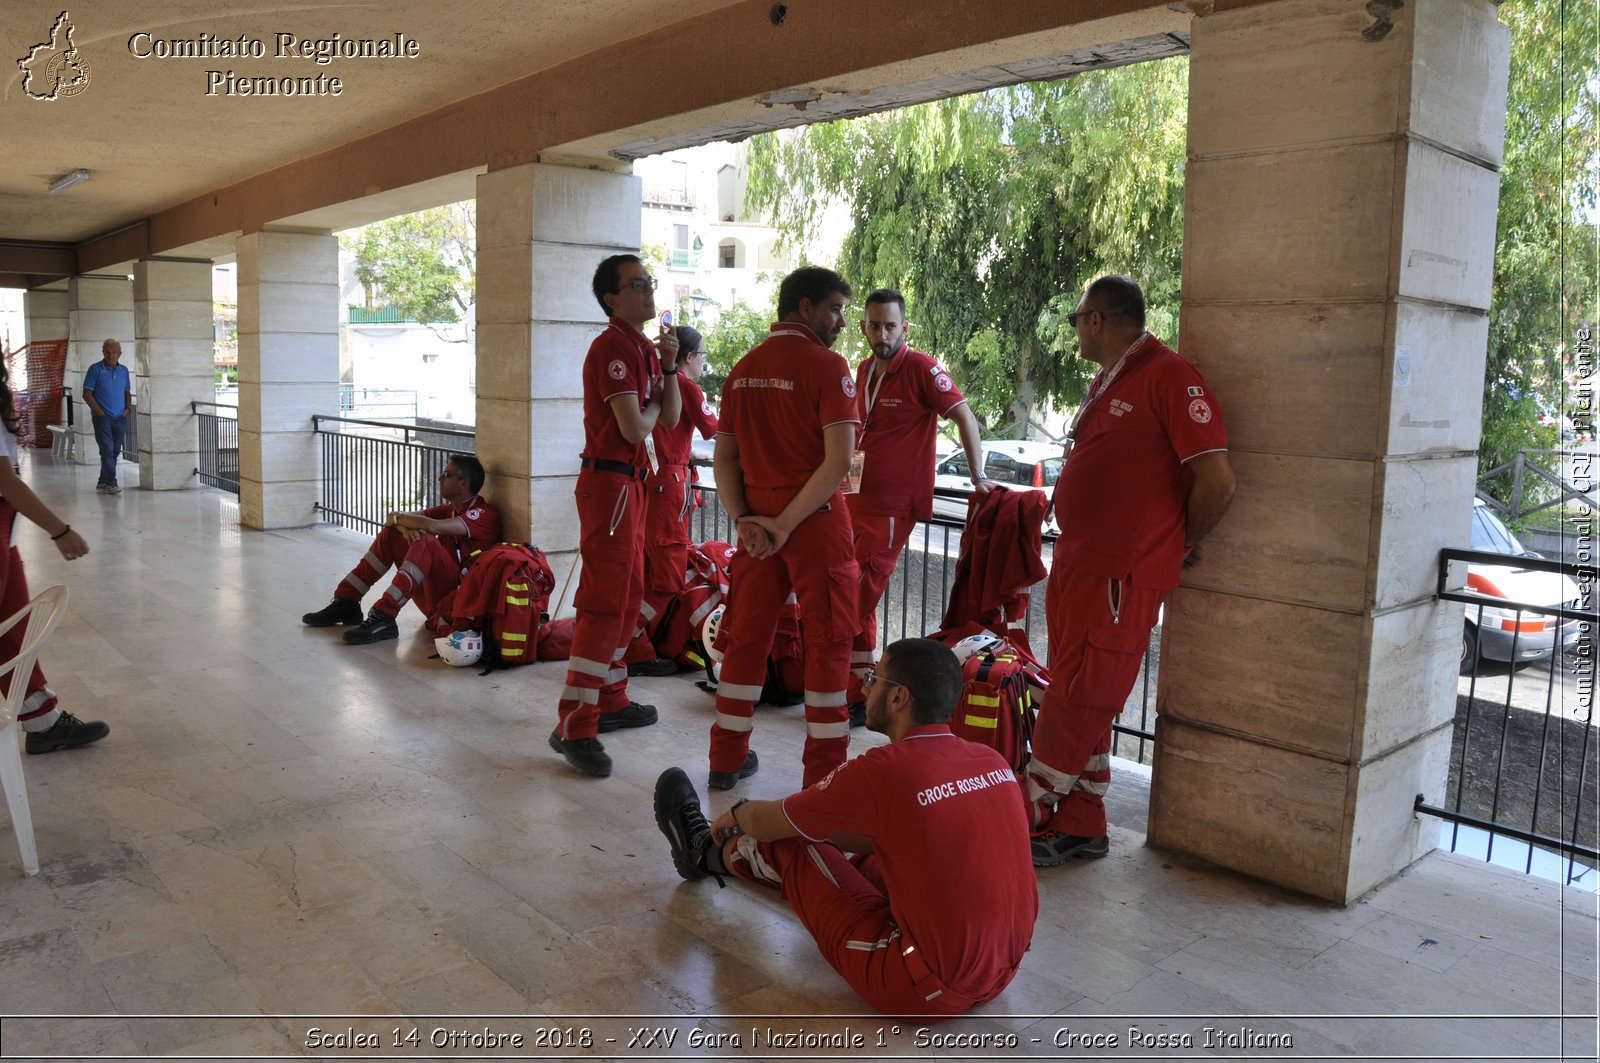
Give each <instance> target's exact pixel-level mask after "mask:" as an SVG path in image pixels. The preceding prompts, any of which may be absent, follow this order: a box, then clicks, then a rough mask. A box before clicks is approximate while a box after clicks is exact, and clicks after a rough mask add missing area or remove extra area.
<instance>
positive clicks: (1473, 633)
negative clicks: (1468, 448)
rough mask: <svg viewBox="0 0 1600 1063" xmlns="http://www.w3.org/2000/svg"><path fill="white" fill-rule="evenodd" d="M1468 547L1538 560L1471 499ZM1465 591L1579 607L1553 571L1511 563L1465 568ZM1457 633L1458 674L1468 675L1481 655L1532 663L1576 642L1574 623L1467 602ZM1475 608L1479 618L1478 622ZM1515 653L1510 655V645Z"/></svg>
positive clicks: (1571, 586)
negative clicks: (1514, 648)
mask: <svg viewBox="0 0 1600 1063" xmlns="http://www.w3.org/2000/svg"><path fill="white" fill-rule="evenodd" d="M1472 548H1473V549H1474V550H1485V551H1492V552H1494V553H1497V554H1507V555H1510V556H1511V557H1539V556H1540V555H1539V554H1536V553H1534V552H1533V551H1532V550H1529V549H1527V548H1526V547H1524V546H1523V545H1522V543H1520V542H1519V541H1517V537H1516V536H1515V535H1513V534H1512V533H1511V529H1510V528H1507V527H1506V526H1505V524H1504V523H1502V522H1501V520H1500V518H1499V517H1497V516H1495V513H1494V510H1492V509H1490V508H1489V507H1488V506H1487V505H1485V504H1484V501H1483V499H1481V498H1475V499H1473V504H1472ZM1467 590H1469V591H1472V592H1475V593H1477V594H1481V595H1483V596H1485V597H1487V598H1502V599H1509V600H1510V601H1515V602H1525V603H1528V604H1530V605H1550V606H1562V605H1565V606H1567V607H1568V608H1571V609H1578V608H1580V607H1581V606H1582V594H1581V592H1580V591H1579V590H1578V585H1577V584H1576V583H1574V582H1573V581H1572V580H1571V579H1570V578H1568V577H1567V576H1564V575H1562V574H1561V573H1559V572H1535V571H1532V570H1530V569H1527V568H1522V567H1519V566H1518V565H1516V564H1515V563H1509V564H1505V565H1483V564H1473V565H1469V566H1467ZM1464 608H1465V609H1466V622H1465V627H1464V628H1463V631H1462V635H1461V674H1462V675H1466V674H1467V673H1469V672H1471V671H1472V670H1473V668H1474V666H1475V665H1476V664H1477V661H1478V658H1479V657H1482V658H1484V659H1486V660H1491V661H1512V660H1515V661H1517V662H1522V661H1538V660H1543V659H1544V658H1546V657H1549V656H1550V655H1551V654H1552V653H1554V652H1555V650H1556V647H1557V646H1558V645H1559V646H1560V647H1561V648H1562V649H1563V650H1566V649H1568V648H1570V647H1571V646H1572V644H1573V643H1575V642H1577V640H1578V635H1579V633H1580V632H1579V627H1580V625H1579V623H1578V621H1576V620H1563V619H1562V618H1561V617H1558V616H1553V615H1549V614H1545V613H1534V612H1527V611H1521V612H1519V611H1518V610H1516V609H1505V608H1500V607H1498V606H1495V605H1483V606H1478V605H1475V604H1469V605H1466V606H1465V607H1464ZM1480 609H1481V612H1482V619H1481V621H1480V619H1479V613H1480ZM1513 641H1515V643H1516V654H1515V657H1514V658H1513V655H1512V642H1513Z"/></svg>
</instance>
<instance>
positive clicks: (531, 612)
mask: <svg viewBox="0 0 1600 1063" xmlns="http://www.w3.org/2000/svg"><path fill="white" fill-rule="evenodd" d="M555 586H556V578H555V574H554V573H553V572H551V571H550V562H548V561H547V560H545V556H544V551H543V550H540V549H539V548H538V547H537V546H530V545H529V544H527V543H496V544H495V545H493V546H490V547H486V548H484V549H482V550H480V551H478V552H477V553H476V554H474V555H472V559H471V563H470V564H469V565H468V567H467V573H466V575H464V576H462V577H461V585H460V586H459V587H457V588H456V589H455V592H454V594H453V595H452V597H451V598H449V599H447V603H448V608H449V609H450V615H451V617H452V618H453V619H452V620H451V622H450V630H452V631H465V630H473V629H475V630H477V631H480V632H482V634H483V662H484V664H485V665H487V666H490V667H494V666H499V667H511V666H513V665H519V664H532V663H533V662H534V661H535V660H537V659H538V657H537V654H536V652H535V647H536V644H537V643H536V640H537V636H538V631H539V626H540V624H541V623H543V621H544V619H545V615H546V610H547V609H549V607H550V594H551V592H552V591H554V590H555Z"/></svg>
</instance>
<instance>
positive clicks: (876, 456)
mask: <svg viewBox="0 0 1600 1063" xmlns="http://www.w3.org/2000/svg"><path fill="white" fill-rule="evenodd" d="M876 362H877V359H876V358H868V359H867V360H866V361H864V362H862V363H861V364H860V365H859V366H857V367H856V401H857V402H859V403H860V404H861V438H860V440H859V441H858V442H857V443H856V447H857V449H859V450H863V451H865V452H866V455H867V458H866V467H865V469H864V470H863V473H862V477H861V493H860V494H859V495H858V496H857V497H856V498H855V499H853V500H852V501H851V503H850V508H851V511H852V512H856V513H877V514H881V515H883V516H890V517H897V516H900V515H901V514H905V513H909V514H911V517H912V519H913V520H927V519H928V518H929V517H930V516H932V515H933V456H934V438H935V437H936V436H937V434H938V429H939V418H940V417H943V416H945V415H946V414H948V413H949V412H950V411H951V410H953V409H955V408H956V407H957V406H959V405H961V404H962V403H963V402H966V401H967V397H966V396H965V395H963V394H961V389H960V388H958V387H956V382H955V381H954V380H953V379H951V377H950V374H949V373H948V372H946V371H945V368H944V366H942V365H940V364H939V363H938V362H936V361H934V360H933V359H932V358H930V357H928V356H927V355H926V354H923V353H922V352H921V351H918V350H914V349H912V348H911V347H908V346H906V345H905V344H901V345H900V350H899V351H898V352H897V353H896V354H894V355H893V356H891V357H890V359H889V363H888V368H887V371H884V370H883V369H881V368H880V369H879V370H877V371H874V369H873V365H874V363H876Z"/></svg>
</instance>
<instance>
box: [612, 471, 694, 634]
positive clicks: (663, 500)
mask: <svg viewBox="0 0 1600 1063" xmlns="http://www.w3.org/2000/svg"><path fill="white" fill-rule="evenodd" d="M689 491H690V486H689V466H687V465H662V466H661V468H660V469H659V470H657V471H656V472H653V473H651V474H650V479H649V480H647V481H646V482H645V486H644V495H645V533H644V580H645V585H644V605H643V607H642V609H641V612H642V613H643V616H644V626H645V627H646V628H648V627H650V626H651V625H653V624H654V623H655V622H656V620H657V619H658V618H659V617H660V616H661V615H662V614H663V613H665V612H666V611H667V606H668V605H670V604H672V600H673V599H674V598H676V597H677V596H678V595H679V593H681V592H682V591H683V586H684V573H685V572H687V571H688V567H689V501H690V499H691V498H692V496H691V495H690V494H689ZM646 648H648V649H649V652H648V653H645V652H644V650H645V649H646ZM641 654H642V656H641ZM655 656H656V652H655V647H654V646H653V645H651V644H650V642H649V640H648V639H644V638H642V637H641V638H640V639H635V640H634V644H633V646H632V647H630V648H629V650H628V654H627V662H628V663H629V664H634V663H636V662H637V661H645V660H649V659H651V658H652V657H655Z"/></svg>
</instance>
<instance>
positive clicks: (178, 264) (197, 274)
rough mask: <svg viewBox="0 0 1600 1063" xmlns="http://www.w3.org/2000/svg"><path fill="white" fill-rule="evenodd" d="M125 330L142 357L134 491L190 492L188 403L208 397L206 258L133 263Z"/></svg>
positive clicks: (193, 461) (192, 451) (192, 457)
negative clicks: (129, 331) (130, 315)
mask: <svg viewBox="0 0 1600 1063" xmlns="http://www.w3.org/2000/svg"><path fill="white" fill-rule="evenodd" d="M133 330H134V338H135V339H136V340H137V341H138V346H139V351H140V354H141V355H142V357H141V358H140V359H139V367H138V379H137V380H136V381H135V382H134V391H135V392H137V393H138V395H139V486H141V487H144V488H146V489H148V490H155V491H167V490H172V489H174V488H183V487H194V486H195V485H196V484H198V483H199V479H198V478H197V477H196V476H195V469H196V467H197V464H198V454H197V446H198V440H197V436H196V435H195V431H196V429H195V416H194V411H193V407H191V406H190V403H191V402H193V401H194V400H196V399H199V400H201V401H206V402H209V401H211V400H212V399H213V398H215V397H216V385H215V377H216V369H215V367H214V365H213V359H212V324H211V262H210V260H209V259H151V260H148V261H144V262H136V263H134V267H133Z"/></svg>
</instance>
